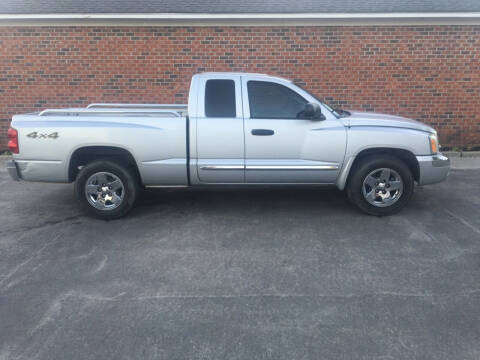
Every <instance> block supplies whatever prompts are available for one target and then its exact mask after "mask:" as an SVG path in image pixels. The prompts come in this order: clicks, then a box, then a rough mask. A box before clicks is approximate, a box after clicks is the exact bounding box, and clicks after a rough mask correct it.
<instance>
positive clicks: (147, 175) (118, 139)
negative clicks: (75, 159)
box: [12, 104, 188, 185]
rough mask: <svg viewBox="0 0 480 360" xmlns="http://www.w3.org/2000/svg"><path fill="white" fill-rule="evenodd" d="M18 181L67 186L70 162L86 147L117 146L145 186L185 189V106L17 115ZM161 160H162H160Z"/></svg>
mask: <svg viewBox="0 0 480 360" xmlns="http://www.w3.org/2000/svg"><path fill="white" fill-rule="evenodd" d="M12 127H14V128H15V129H17V131H18V138H19V143H20V153H19V154H17V155H15V160H16V162H17V164H18V167H19V171H20V173H21V176H22V178H23V179H25V180H31V181H54V182H68V181H71V180H72V179H69V166H70V159H71V158H72V156H73V155H74V153H75V151H76V150H78V149H80V148H85V147H97V148H99V149H101V147H107V146H108V147H111V146H115V147H118V148H121V149H124V150H126V151H128V152H129V153H130V154H131V155H132V156H133V158H134V159H135V160H136V162H137V166H138V169H139V172H140V174H141V176H142V179H141V180H142V183H143V184H145V185H170V184H175V185H181V184H185V185H186V184H188V176H187V158H188V155H187V147H186V144H187V106H186V105H177V104H91V105H89V106H88V107H87V108H70V109H47V110H43V111H41V112H39V113H30V114H22V115H15V116H14V117H13V119H12ZM159 154H161V158H159V157H158V156H159Z"/></svg>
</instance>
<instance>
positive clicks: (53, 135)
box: [27, 131, 59, 139]
mask: <svg viewBox="0 0 480 360" xmlns="http://www.w3.org/2000/svg"><path fill="white" fill-rule="evenodd" d="M27 137H29V138H32V139H56V138H58V137H59V135H58V132H53V133H51V134H44V133H38V132H36V131H34V132H31V133H30V134H27Z"/></svg>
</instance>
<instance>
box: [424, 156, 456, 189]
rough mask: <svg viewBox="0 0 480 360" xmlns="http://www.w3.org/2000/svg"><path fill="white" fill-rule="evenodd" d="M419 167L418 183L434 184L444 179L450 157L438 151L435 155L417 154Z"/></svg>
mask: <svg viewBox="0 0 480 360" xmlns="http://www.w3.org/2000/svg"><path fill="white" fill-rule="evenodd" d="M417 160H418V165H419V167H420V179H419V180H418V184H419V185H427V184H435V183H438V182H441V181H443V180H445V179H446V178H447V176H448V172H449V171H450V159H449V158H448V157H446V156H445V155H443V154H441V153H438V154H435V155H427V156H417Z"/></svg>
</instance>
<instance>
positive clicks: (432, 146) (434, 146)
mask: <svg viewBox="0 0 480 360" xmlns="http://www.w3.org/2000/svg"><path fill="white" fill-rule="evenodd" d="M430 149H431V150H432V154H436V153H438V138H437V137H436V136H435V135H430Z"/></svg>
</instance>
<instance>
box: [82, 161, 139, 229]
mask: <svg viewBox="0 0 480 360" xmlns="http://www.w3.org/2000/svg"><path fill="white" fill-rule="evenodd" d="M75 193H76V195H77V197H78V199H79V200H80V202H81V203H82V205H83V207H84V208H85V209H86V210H87V212H88V213H89V214H90V215H93V216H95V217H97V218H101V219H107V220H109V219H116V218H119V217H122V216H124V215H126V214H127V213H128V211H130V209H131V208H132V207H133V205H134V203H135V200H136V198H137V193H138V181H137V177H136V176H135V173H134V172H133V171H132V170H131V169H129V168H127V167H125V166H123V165H120V164H118V163H116V162H113V161H110V160H99V161H95V162H92V163H90V164H88V165H86V166H85V167H84V168H83V169H82V170H81V171H80V173H79V174H78V176H77V180H76V182H75Z"/></svg>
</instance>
